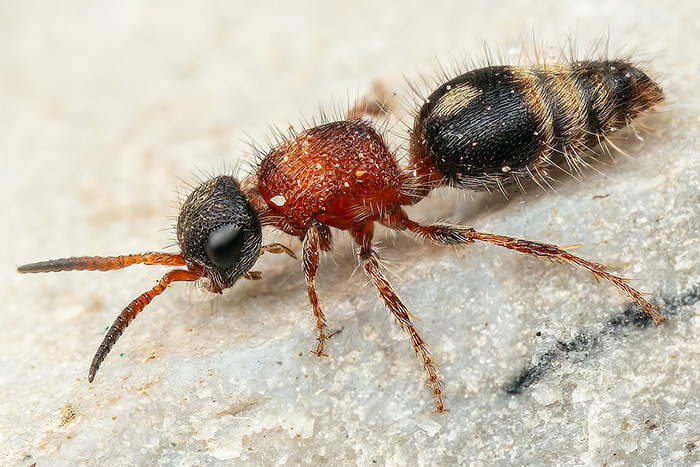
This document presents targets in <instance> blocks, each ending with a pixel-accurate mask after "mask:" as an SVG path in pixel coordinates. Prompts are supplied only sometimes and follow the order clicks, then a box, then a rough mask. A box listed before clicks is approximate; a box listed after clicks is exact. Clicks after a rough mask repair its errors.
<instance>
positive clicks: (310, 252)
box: [301, 224, 328, 357]
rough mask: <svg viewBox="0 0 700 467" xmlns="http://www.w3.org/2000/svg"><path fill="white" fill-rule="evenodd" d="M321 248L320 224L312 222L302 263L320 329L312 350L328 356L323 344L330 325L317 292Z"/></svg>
mask: <svg viewBox="0 0 700 467" xmlns="http://www.w3.org/2000/svg"><path fill="white" fill-rule="evenodd" d="M318 250H319V226H318V225H317V224H311V226H310V227H309V230H308V231H307V232H306V235H304V244H303V247H302V257H301V265H302V268H303V270H304V278H305V279H306V287H307V289H308V291H309V301H310V302H311V306H312V307H313V310H314V317H315V318H316V329H317V330H318V346H317V347H316V350H312V351H311V352H312V353H315V354H316V355H318V356H319V357H321V356H324V357H325V356H326V354H324V353H323V345H324V343H325V341H326V340H328V334H327V333H326V331H328V327H327V326H326V318H325V317H324V316H323V311H322V310H321V306H320V305H319V300H318V293H316V273H317V272H318V260H319V255H318Z"/></svg>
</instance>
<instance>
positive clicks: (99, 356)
mask: <svg viewBox="0 0 700 467" xmlns="http://www.w3.org/2000/svg"><path fill="white" fill-rule="evenodd" d="M201 276H202V275H201V271H197V270H193V271H187V270H185V269H174V270H172V271H168V272H167V273H165V275H164V276H163V277H162V278H161V280H159V281H158V283H157V284H156V285H155V287H153V288H152V289H151V290H149V291H148V292H144V293H142V294H141V295H140V296H139V297H138V298H136V299H135V300H133V301H132V302H131V303H129V305H128V306H127V307H126V308H124V310H123V311H122V312H121V313H119V316H117V319H116V320H115V321H114V324H112V327H110V328H109V330H108V331H107V334H106V335H105V337H104V339H103V340H102V344H100V348H99V349H97V353H96V354H95V357H94V358H93V359H92V364H91V365H90V371H89V372H88V381H90V382H91V383H92V380H94V379H95V374H96V373H97V370H98V369H99V368H100V365H101V364H102V362H103V361H104V359H105V357H107V354H108V353H109V351H110V350H112V347H113V346H114V344H115V343H116V342H117V339H119V337H120V336H121V335H122V334H123V333H124V330H125V329H126V328H127V326H129V323H131V322H132V321H133V320H134V318H136V316H137V315H138V314H139V313H141V311H142V310H143V309H144V308H145V307H146V305H148V304H149V303H151V300H153V299H154V298H155V297H157V296H158V295H160V294H161V293H163V291H164V290H165V289H166V288H167V287H168V285H169V284H170V283H171V282H177V281H196V280H197V279H199V278H200V277H201Z"/></svg>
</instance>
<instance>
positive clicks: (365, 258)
mask: <svg viewBox="0 0 700 467" xmlns="http://www.w3.org/2000/svg"><path fill="white" fill-rule="evenodd" d="M355 240H356V241H357V243H359V244H360V251H359V253H358V257H359V259H360V264H361V265H362V268H363V269H364V270H365V272H366V273H367V275H368V276H369V277H370V279H371V280H372V283H373V284H374V286H375V287H376V288H377V291H378V292H379V296H380V297H381V298H382V300H383V301H384V304H385V305H386V306H387V308H389V311H391V314H392V315H394V318H395V319H396V322H397V323H399V325H400V326H401V328H402V329H403V330H404V331H406V332H407V333H408V335H409V336H411V341H412V342H413V348H414V349H415V351H416V353H417V354H418V355H420V357H421V360H422V361H423V368H425V372H426V373H427V374H428V379H429V386H430V388H431V389H432V391H433V395H434V396H435V411H436V412H445V411H446V410H447V409H445V405H444V404H443V402H442V394H443V393H442V380H441V379H440V375H439V374H438V372H437V369H436V368H435V363H434V361H433V357H432V356H431V355H430V352H429V351H428V346H427V345H426V344H425V341H423V339H422V338H421V337H420V336H419V335H418V331H416V328H415V327H414V326H413V323H412V322H411V314H410V313H409V311H408V308H406V305H404V304H403V302H402V301H401V299H400V298H399V296H398V295H396V292H395V291H394V288H393V287H392V286H391V284H390V283H389V281H388V280H387V279H386V277H384V273H382V270H381V264H380V262H379V254H378V253H377V252H376V250H374V249H373V248H372V230H371V224H370V225H369V228H365V230H364V231H362V232H358V233H355Z"/></svg>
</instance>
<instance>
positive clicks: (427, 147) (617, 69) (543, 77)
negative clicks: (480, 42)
mask: <svg viewBox="0 0 700 467" xmlns="http://www.w3.org/2000/svg"><path fill="white" fill-rule="evenodd" d="M662 98H663V92H662V90H661V88H660V87H659V86H658V85H657V84H656V83H654V82H653V81H652V80H651V79H650V78H649V77H648V76H647V75H646V74H644V73H643V72H642V71H641V70H640V69H639V68H637V67H634V66H633V65H631V64H629V63H627V62H622V61H606V62H602V61H600V62H576V63H568V64H563V65H547V66H537V67H530V68H526V67H511V66H492V67H487V68H482V69H478V70H474V71H470V72H468V73H465V74H463V75H461V76H458V77H456V78H454V79H452V80H450V81H448V82H447V83H445V84H443V85H442V86H440V87H439V88H438V89H437V90H435V91H434V92H433V93H432V94H431V95H430V96H429V97H428V99H427V100H426V102H425V104H424V105H423V107H422V108H421V109H420V111H419V114H418V117H417V119H416V122H415V125H414V129H413V134H412V137H411V160H412V164H413V168H414V169H415V170H416V172H417V174H418V175H419V176H424V177H425V178H427V179H428V180H438V179H439V180H440V181H441V183H442V184H450V185H455V186H460V187H465V188H471V189H489V188H491V187H492V186H496V185H501V184H505V183H508V182H512V181H514V180H515V179H516V178H517V177H521V176H531V177H533V176H536V175H537V173H538V171H539V170H540V169H542V168H543V167H546V166H547V165H551V164H556V163H558V162H559V161H560V160H566V161H567V162H568V163H569V164H570V165H571V164H574V165H575V164H576V163H577V161H578V158H579V157H580V155H581V153H582V152H584V151H586V150H588V149H589V148H591V147H592V146H594V145H596V144H597V143H598V142H599V141H600V140H602V139H604V138H605V136H607V135H608V134H609V133H611V132H612V131H615V130H616V129H618V128H621V127H623V126H625V125H626V124H627V123H629V122H630V121H631V120H632V119H633V118H634V117H636V116H637V115H638V114H639V113H640V112H642V111H644V110H646V109H648V108H650V107H652V106H653V105H654V104H656V103H657V102H659V101H660V100H661V99H662Z"/></svg>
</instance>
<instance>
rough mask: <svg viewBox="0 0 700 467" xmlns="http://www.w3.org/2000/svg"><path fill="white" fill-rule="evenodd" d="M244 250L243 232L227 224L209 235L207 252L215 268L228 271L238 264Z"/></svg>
mask: <svg viewBox="0 0 700 467" xmlns="http://www.w3.org/2000/svg"><path fill="white" fill-rule="evenodd" d="M242 248H243V230H241V229H240V228H238V227H237V226H236V225H234V224H227V225H223V226H221V227H219V228H218V229H216V230H214V231H213V232H212V233H210V234H209V238H207V244H206V246H205V251H206V253H207V257H208V258H209V260H210V261H211V262H212V263H213V264H214V266H216V267H219V268H222V269H226V268H230V267H231V266H234V265H235V264H236V263H237V262H238V258H239V257H240V253H241V249H242Z"/></svg>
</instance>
